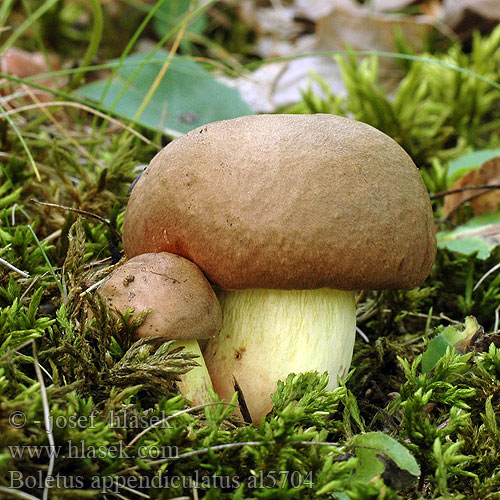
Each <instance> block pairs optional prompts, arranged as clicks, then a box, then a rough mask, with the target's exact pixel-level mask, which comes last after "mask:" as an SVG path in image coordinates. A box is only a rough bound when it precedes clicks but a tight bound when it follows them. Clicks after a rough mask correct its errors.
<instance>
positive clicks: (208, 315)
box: [99, 253, 222, 340]
mask: <svg viewBox="0 0 500 500" xmlns="http://www.w3.org/2000/svg"><path fill="white" fill-rule="evenodd" d="M99 293H100V294H101V295H102V296H103V297H104V298H105V299H106V301H107V303H108V306H109V307H110V308H113V309H118V310H119V311H122V312H124V311H125V310H126V309H127V308H129V307H133V308H134V309H135V312H136V313H139V312H141V311H144V310H146V309H151V312H150V314H148V316H147V317H146V319H145V321H144V323H143V324H142V325H141V326H140V327H139V328H138V329H137V335H138V336H139V337H148V336H151V335H162V336H164V337H165V338H167V339H169V340H174V339H182V340H187V339H204V338H208V337H211V336H213V335H215V334H216V333H217V332H218V331H219V330H220V328H221V324H222V312H221V308H220V305H219V302H218V300H217V297H216V296H215V293H214V292H213V290H212V288H211V287H210V284H209V283H208V282H207V280H206V279H205V277H204V276H203V273H202V272H201V271H200V270H199V269H198V268H197V267H196V266H195V265H194V264H193V263H192V262H189V261H188V260H186V259H183V258H182V257H180V256H178V255H172V254H169V253H157V254H156V253H155V254H143V255H139V256H137V257H134V258H133V259H130V260H128V261H127V262H126V263H125V264H123V265H122V266H120V267H118V268H117V269H115V271H113V272H112V273H111V274H110V276H109V278H108V279H107V280H106V281H105V282H104V283H103V284H102V285H101V286H100V287H99Z"/></svg>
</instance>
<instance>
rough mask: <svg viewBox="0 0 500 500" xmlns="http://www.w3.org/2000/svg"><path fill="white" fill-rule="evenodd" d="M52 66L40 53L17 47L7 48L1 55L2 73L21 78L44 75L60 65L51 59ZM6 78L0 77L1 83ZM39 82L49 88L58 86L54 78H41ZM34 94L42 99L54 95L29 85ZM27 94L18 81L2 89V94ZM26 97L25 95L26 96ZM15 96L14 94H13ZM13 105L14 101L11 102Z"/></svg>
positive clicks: (0, 67) (0, 90)
mask: <svg viewBox="0 0 500 500" xmlns="http://www.w3.org/2000/svg"><path fill="white" fill-rule="evenodd" d="M51 65H52V68H50V67H49V65H48V64H47V61H46V60H45V57H44V56H43V55H42V54H39V53H30V52H25V51H24V50H20V49H17V48H10V49H7V50H6V51H5V52H4V53H3V54H2V55H0V70H1V72H2V73H4V74H7V75H12V76H17V77H19V78H28V77H30V76H37V75H43V74H44V73H48V72H50V71H52V70H53V69H58V68H59V66H58V64H57V62H56V61H55V59H54V60H52V59H51ZM6 82H7V80H6V79H0V84H4V83H6ZM37 83H39V84H40V85H44V86H46V87H49V88H55V87H56V81H55V80H54V79H53V78H48V79H40V80H37ZM29 88H30V90H31V91H32V92H33V94H35V95H36V97H37V98H38V99H39V100H41V101H49V100H50V99H51V98H52V95H51V94H50V93H48V92H44V91H42V90H39V89H36V88H34V87H29ZM17 93H21V94H23V96H24V94H25V92H24V91H23V89H22V87H21V85H20V84H18V83H12V84H10V85H8V86H6V87H3V88H2V89H0V95H3V96H8V95H9V94H17ZM24 97H25V96H24ZM13 98H14V96H13ZM10 104H11V105H12V102H10Z"/></svg>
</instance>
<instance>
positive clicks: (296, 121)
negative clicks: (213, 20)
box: [123, 115, 436, 290]
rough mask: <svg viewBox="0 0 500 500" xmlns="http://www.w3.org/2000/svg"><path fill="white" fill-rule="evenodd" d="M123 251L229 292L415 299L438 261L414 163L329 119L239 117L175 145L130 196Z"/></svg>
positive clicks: (365, 131) (381, 140) (383, 139)
mask: <svg viewBox="0 0 500 500" xmlns="http://www.w3.org/2000/svg"><path fill="white" fill-rule="evenodd" d="M123 243H124V247H125V251H126V254H127V255H128V256H134V255H139V254H142V253H146V252H163V251H168V252H172V253H176V254H179V255H182V256H184V257H186V258H187V259H189V260H191V261H193V262H195V263H196V264H197V265H198V266H199V267H200V268H201V269H202V270H203V272H204V273H205V275H206V276H207V277H208V278H209V279H210V280H211V281H212V282H214V283H217V284H218V285H220V286H222V287H223V288H226V289H244V288H281V289H314V288H321V287H328V288H335V289H344V290H353V289H390V288H413V287H415V286H417V285H419V284H420V283H421V282H422V281H423V280H424V279H425V278H426V276H427V275H428V273H429V271H430V268H431V266H432V262H433V260H434V256H435V251H436V242H435V235H434V227H433V218H432V210H431V206H430V202H429V197H428V194H427V191H426V189H425V186H424V183H423V182H422V179H421V177H420V174H419V172H418V170H417V168H416V167H415V165H414V163H413V162H412V160H411V159H410V157H409V156H408V155H407V154H406V153H405V151H404V150H403V149H402V148H401V147H400V146H399V145H398V144H397V143H396V142H395V141H393V140H392V139H391V138H389V137H388V136H386V135H385V134H383V133H382V132H380V131H378V130H376V129H375V128H373V127H371V126H369V125H366V124H364V123H360V122H356V121H353V120H349V119H347V118H341V117H338V116H333V115H261V116H245V117H241V118H236V119H233V120H227V121H221V122H215V123H211V124H209V125H205V126H203V127H200V128H198V129H196V130H193V131H191V132H189V133H188V134H187V135H185V136H182V137H180V138H178V139H176V140H174V141H173V142H171V143H170V144H169V145H168V146H167V147H165V148H164V149H163V150H162V151H161V152H160V153H159V154H158V155H157V156H156V157H155V158H154V159H153V161H152V162H151V164H150V166H149V167H148V168H147V169H146V170H145V172H144V173H143V175H142V177H141V178H140V180H139V182H138V183H137V185H136V186H135V187H134V189H133V191H132V193H131V197H130V201H129V205H128V208H127V213H126V217H125V225H124V231H123Z"/></svg>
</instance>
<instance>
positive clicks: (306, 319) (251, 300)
mask: <svg viewBox="0 0 500 500" xmlns="http://www.w3.org/2000/svg"><path fill="white" fill-rule="evenodd" d="M219 301H220V303H221V306H222V311H223V325H222V330H221V331H220V333H219V334H218V335H217V336H216V337H215V338H214V339H211V340H210V341H209V342H208V345H207V347H206V349H205V353H204V354H205V362H206V364H207V367H208V371H209V373H210V375H211V378H212V383H213V385H214V389H215V391H216V392H217V394H218V395H219V397H221V398H225V399H226V400H230V399H231V396H232V395H233V393H234V380H236V381H237V382H238V385H239V387H240V389H241V392H242V393H243V397H244V399H245V403H246V405H247V407H248V410H249V411H250V415H251V417H252V420H253V421H254V422H259V421H260V419H261V418H262V417H264V416H265V415H266V414H267V413H268V412H269V411H270V410H271V408H272V402H271V398H270V395H271V394H272V393H273V392H274V391H275V390H276V388H277V382H278V380H282V381H284V380H285V379H286V377H287V375H288V374H290V373H301V372H306V371H314V370H315V371H318V372H320V373H323V372H325V371H326V372H328V374H329V377H330V380H329V385H328V388H329V389H334V388H335V387H336V386H337V379H338V378H339V377H344V376H345V375H346V374H347V372H348V370H349V366H350V364H351V358H352V351H353V346H354V339H355V335H356V307H355V294H354V292H350V291H340V290H331V289H327V288H322V289H319V290H262V289H253V290H237V291H224V292H222V293H221V294H220V295H219Z"/></svg>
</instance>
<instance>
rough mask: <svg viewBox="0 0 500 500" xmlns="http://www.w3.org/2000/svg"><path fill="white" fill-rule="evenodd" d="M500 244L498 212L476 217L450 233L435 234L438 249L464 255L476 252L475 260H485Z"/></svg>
mask: <svg viewBox="0 0 500 500" xmlns="http://www.w3.org/2000/svg"><path fill="white" fill-rule="evenodd" d="M499 244H500V211H499V212H493V213H488V214H483V215H478V216H477V217H473V218H472V219H470V220H468V221H467V222H466V223H465V224H464V225H462V226H458V227H456V228H455V229H453V230H452V231H441V232H439V233H438V234H437V246H438V248H445V249H447V250H451V251H453V252H458V253H461V254H464V255H471V254H473V253H475V252H477V258H478V259H481V260H484V259H487V258H488V257H489V255H490V253H491V251H492V250H493V249H494V248H495V247H496V246H498V245H499Z"/></svg>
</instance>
